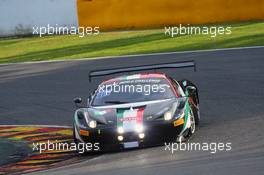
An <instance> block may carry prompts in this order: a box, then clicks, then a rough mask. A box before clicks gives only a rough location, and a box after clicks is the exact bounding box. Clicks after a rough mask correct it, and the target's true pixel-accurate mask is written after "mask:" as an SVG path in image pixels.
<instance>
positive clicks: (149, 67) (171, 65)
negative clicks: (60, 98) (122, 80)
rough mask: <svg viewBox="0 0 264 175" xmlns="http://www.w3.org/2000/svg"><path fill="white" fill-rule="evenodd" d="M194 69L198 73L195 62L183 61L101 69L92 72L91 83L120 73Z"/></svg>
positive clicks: (90, 75) (90, 74)
mask: <svg viewBox="0 0 264 175" xmlns="http://www.w3.org/2000/svg"><path fill="white" fill-rule="evenodd" d="M189 67H191V68H194V71H196V63H195V61H193V60H192V61H182V62H171V63H162V64H149V65H142V66H133V67H122V68H115V69H101V70H92V71H90V73H89V82H91V81H92V78H94V77H100V76H106V75H112V74H118V73H127V72H136V71H147V70H157V69H173V68H189Z"/></svg>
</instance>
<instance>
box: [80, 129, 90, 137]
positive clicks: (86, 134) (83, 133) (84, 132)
mask: <svg viewBox="0 0 264 175" xmlns="http://www.w3.org/2000/svg"><path fill="white" fill-rule="evenodd" d="M80 134H81V135H83V136H89V134H90V133H89V131H85V130H82V129H81V130H80Z"/></svg>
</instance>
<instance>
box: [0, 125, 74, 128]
mask: <svg viewBox="0 0 264 175" xmlns="http://www.w3.org/2000/svg"><path fill="white" fill-rule="evenodd" d="M1 127H41V128H72V127H71V126H58V125H0V128H1Z"/></svg>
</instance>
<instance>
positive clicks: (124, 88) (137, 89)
mask: <svg viewBox="0 0 264 175" xmlns="http://www.w3.org/2000/svg"><path fill="white" fill-rule="evenodd" d="M167 88H170V86H169V85H167V84H135V85H134V84H118V83H116V82H114V83H112V84H107V85H104V84H103V85H100V86H99V89H98V91H99V94H100V95H103V96H107V95H109V94H111V93H141V94H144V95H150V94H153V93H165V92H166V89H167Z"/></svg>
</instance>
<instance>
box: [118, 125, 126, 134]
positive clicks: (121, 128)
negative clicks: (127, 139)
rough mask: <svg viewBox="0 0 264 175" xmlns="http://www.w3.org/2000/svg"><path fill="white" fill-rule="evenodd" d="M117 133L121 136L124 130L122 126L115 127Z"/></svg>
mask: <svg viewBox="0 0 264 175" xmlns="http://www.w3.org/2000/svg"><path fill="white" fill-rule="evenodd" d="M117 132H118V133H119V134H123V133H124V128H123V127H122V126H119V127H117Z"/></svg>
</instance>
